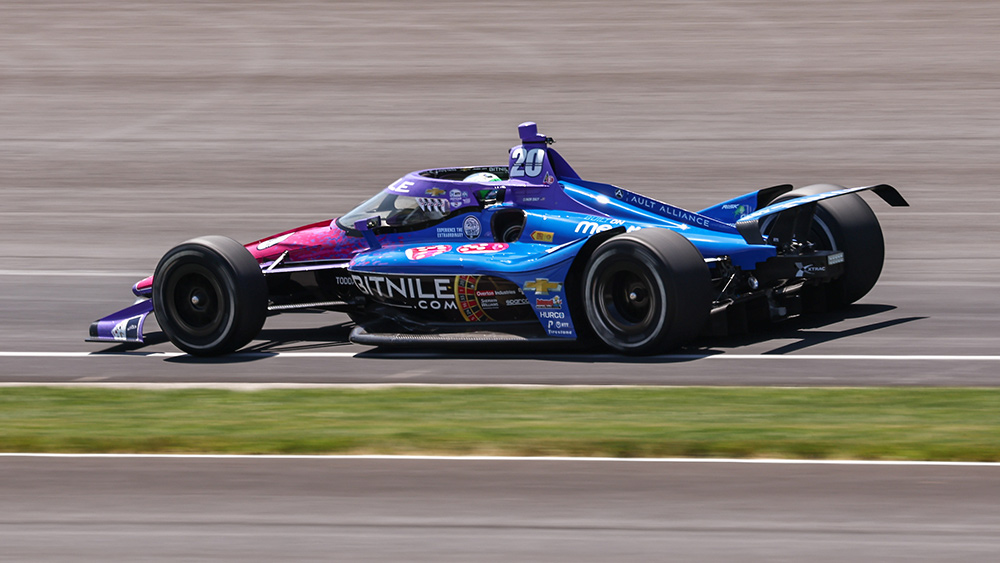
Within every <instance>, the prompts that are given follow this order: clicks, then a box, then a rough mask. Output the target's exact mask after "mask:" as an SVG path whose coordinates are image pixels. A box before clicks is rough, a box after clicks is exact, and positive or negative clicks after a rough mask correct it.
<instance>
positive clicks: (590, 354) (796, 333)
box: [358, 305, 927, 364]
mask: <svg viewBox="0 0 1000 563" xmlns="http://www.w3.org/2000/svg"><path fill="white" fill-rule="evenodd" d="M895 309H896V308H895V307H893V306H890V305H854V306H851V307H849V308H847V309H844V310H840V311H835V312H829V313H821V314H810V315H802V316H800V317H795V318H792V319H789V320H787V321H784V322H781V323H777V324H772V323H762V324H761V325H760V326H754V327H751V329H750V331H749V332H748V333H747V334H743V335H740V336H724V337H717V336H715V337H707V336H706V337H703V338H701V339H699V340H698V341H696V342H694V343H693V344H691V345H688V346H685V347H683V348H680V349H678V350H675V351H673V352H671V353H669V354H663V355H658V356H638V357H633V356H624V355H621V354H616V353H612V352H610V351H607V350H606V349H603V348H600V347H598V346H595V345H593V344H591V345H586V344H583V345H581V344H578V343H573V342H570V343H567V344H566V345H565V346H559V347H553V346H552V345H546V346H544V347H535V348H533V349H530V350H525V349H524V348H523V346H522V347H521V348H520V349H509V350H504V349H502V348H497V349H494V350H490V351H488V352H483V351H482V350H470V349H467V348H466V349H464V350H463V349H456V348H455V347H448V348H441V347H438V348H430V347H425V348H421V349H419V350H415V349H392V348H385V347H380V348H374V349H372V350H369V351H366V352H362V353H360V354H358V357H359V358H373V359H375V358H377V359H401V360H405V359H413V358H427V357H429V356H433V357H436V358H442V359H449V358H450V359H484V360H491V359H497V360H503V359H507V360H514V359H522V360H523V359H531V360H545V361H558V362H586V363H602V362H607V363H645V364H649V363H679V362H693V361H697V360H701V359H704V358H706V357H709V356H716V355H721V354H726V353H730V354H732V353H736V352H734V351H733V349H734V348H742V347H747V346H751V345H757V344H760V343H762V342H766V341H769V340H780V341H782V342H787V341H788V340H793V341H794V342H792V343H786V344H782V345H781V346H779V347H777V348H774V349H772V350H768V351H765V352H755V353H756V354H760V355H785V354H791V353H793V352H797V351H801V350H806V349H809V348H812V347H815V346H818V345H821V344H824V343H827V342H832V341H835V340H839V339H843V338H848V337H852V336H858V335H863V334H868V333H874V332H878V331H881V330H885V329H887V328H891V327H894V326H899V325H903V324H907V323H911V322H915V321H920V320H923V319H926V318H927V317H898V318H892V319H886V320H879V321H876V322H870V323H868V324H864V325H861V326H851V327H850V328H845V329H841V330H835V329H828V330H823V329H824V328H826V327H830V326H832V325H836V324H838V323H842V322H850V321H857V320H859V319H872V320H873V321H874V320H875V318H878V317H882V316H885V315H887V314H889V313H891V312H892V311H894V310H895ZM852 324H856V323H852ZM595 349H598V350H600V351H598V352H596V353H595Z"/></svg>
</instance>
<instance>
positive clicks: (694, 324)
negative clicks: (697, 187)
mask: <svg viewBox="0 0 1000 563" xmlns="http://www.w3.org/2000/svg"><path fill="white" fill-rule="evenodd" d="M518 133H519V136H520V141H521V142H520V144H518V145H517V146H515V147H513V148H512V149H511V150H510V151H509V159H508V163H507V164H506V165H502V166H472V167H460V168H434V169H429V170H420V171H417V172H411V173H409V174H407V175H405V176H403V177H402V178H400V179H398V180H396V181H395V182H393V183H392V184H389V186H388V187H386V188H385V189H383V190H382V191H381V192H379V193H378V194H377V195H375V196H374V197H372V198H371V199H369V200H368V201H365V202H364V203H362V204H361V205H359V206H357V207H356V208H354V209H353V210H352V211H350V212H349V213H347V214H346V215H344V216H342V217H340V218H337V219H335V220H333V221H322V222H319V223H314V224H311V225H306V226H303V227H299V228H297V229H292V230H290V231H286V232H283V233H279V234H276V235H274V236H270V237H267V238H264V239H261V240H259V241H256V242H252V243H250V244H247V245H243V244H240V243H238V242H236V241H234V240H232V239H230V238H226V237H220V236H206V237H199V238H195V239H192V240H189V241H187V242H185V243H183V244H181V245H179V246H176V247H174V248H173V249H171V250H170V251H169V252H167V253H166V254H165V255H164V256H163V258H162V259H161V260H160V262H159V264H158V265H157V266H156V270H155V272H154V274H153V275H152V276H150V277H148V278H146V279H144V280H141V281H139V282H138V283H136V284H135V286H134V287H133V292H134V293H135V294H136V296H138V297H139V301H137V302H136V303H135V304H133V305H132V306H130V307H128V308H125V309H123V310H121V311H118V312H116V313H113V314H111V315H108V316H106V317H104V318H102V319H100V320H98V321H95V322H94V323H93V324H92V325H91V327H90V338H89V339H88V340H91V341H99V342H117V343H122V342H134V343H141V342H142V340H143V322H144V320H145V319H146V317H147V316H148V315H149V314H150V313H155V316H156V320H157V322H158V324H159V326H160V328H161V330H162V331H163V333H165V335H166V336H167V337H168V338H169V339H170V341H171V342H173V343H174V344H175V345H176V346H177V347H178V348H180V349H181V350H184V351H185V352H188V353H190V354H194V355H202V356H210V355H219V354H226V353H229V352H233V351H235V350H237V349H239V348H241V347H243V346H245V345H246V344H248V343H249V342H250V341H251V340H253V339H254V338H255V337H256V336H257V335H258V334H259V332H260V330H261V328H262V326H263V324H264V321H265V319H266V318H267V316H268V315H273V314H278V313H282V312H288V311H294V310H302V309H311V310H315V309H320V310H329V311H341V312H344V313H347V314H348V315H349V316H350V318H351V319H352V320H353V321H354V322H355V323H356V325H357V326H356V328H355V329H354V330H353V331H352V333H351V340H352V341H354V342H357V343H362V344H369V345H376V346H383V345H425V344H426V345H434V344H455V343H458V344H461V345H469V346H474V345H477V344H482V343H514V344H518V343H524V342H537V341H541V342H567V341H577V342H585V343H590V342H596V343H603V344H604V345H606V346H608V347H610V348H611V349H613V350H616V351H618V352H622V353H626V354H653V353H661V352H667V351H670V350H671V349H674V348H677V347H678V346H681V345H683V344H685V343H688V342H690V341H691V340H693V339H695V338H696V337H698V336H699V335H701V334H705V333H709V334H726V333H730V334H731V333H739V332H741V331H745V330H746V327H747V326H748V322H750V321H753V320H755V319H764V320H765V321H766V320H780V319H783V318H787V317H790V316H794V315H798V314H800V313H802V312H809V311H815V310H829V309H831V308H834V309H835V308H840V307H845V306H847V305H849V304H851V303H853V302H855V301H857V300H858V299H860V298H861V297H863V296H864V295H865V294H866V293H868V291H869V290H870V289H871V288H872V287H873V286H874V285H875V282H876V281H877V280H878V277H879V275H880V273H881V271H882V263H883V258H884V252H885V245H884V241H883V236H882V230H881V228H880V227H879V223H878V220H877V219H876V217H875V214H874V213H873V212H872V210H871V208H869V207H868V205H867V204H866V203H865V202H864V200H862V199H861V198H860V197H859V196H858V195H857V194H858V192H863V191H871V192H874V193H875V194H876V195H878V196H879V197H881V198H882V199H883V200H885V201H886V202H887V203H888V204H889V205H892V206H905V205H907V203H906V201H905V200H904V199H903V197H902V196H901V195H900V194H899V193H898V192H897V191H896V189H895V188H893V187H892V186H889V185H886V184H879V185H875V186H864V187H857V188H843V187H841V186H835V185H830V184H817V185H812V186H806V187H802V188H798V189H793V187H792V186H791V185H781V186H774V187H769V188H765V189H761V190H758V191H754V192H750V193H747V194H744V195H741V196H739V197H735V198H733V199H730V200H728V201H724V202H722V203H718V204H715V205H712V206H711V207H707V208H705V209H702V210H701V211H697V212H694V211H687V210H684V209H681V208H679V207H675V206H673V205H669V204H667V203H664V202H661V201H658V200H655V199H653V198H649V197H646V196H643V195H640V194H637V193H634V192H631V191H629V190H627V189H624V188H620V187H617V186H614V185H611V184H602V183H597V182H591V181H587V180H583V179H581V178H580V177H579V175H578V174H577V173H576V172H575V171H574V170H573V168H571V167H570V165H569V164H568V163H567V162H566V160H564V159H563V158H562V157H561V156H560V155H559V153H557V152H556V151H555V150H554V149H553V148H552V147H551V146H550V145H551V144H552V142H553V141H552V139H551V138H548V137H546V136H544V135H540V134H538V132H537V127H536V125H535V124H534V123H531V122H528V123H523V124H521V125H520V126H519V127H518Z"/></svg>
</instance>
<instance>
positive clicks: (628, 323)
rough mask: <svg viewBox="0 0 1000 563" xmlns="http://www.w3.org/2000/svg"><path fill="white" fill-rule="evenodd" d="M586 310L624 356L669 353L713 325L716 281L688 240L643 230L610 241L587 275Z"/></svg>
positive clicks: (594, 258)
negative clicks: (713, 283) (713, 291)
mask: <svg viewBox="0 0 1000 563" xmlns="http://www.w3.org/2000/svg"><path fill="white" fill-rule="evenodd" d="M583 295H584V307H585V309H586V312H587V320H588V321H589V322H590V326H591V328H592V329H593V331H594V333H595V334H596V335H597V336H598V338H600V339H601V340H602V341H603V342H604V343H605V344H607V345H608V346H610V347H611V348H613V349H615V350H617V351H619V352H622V353H624V354H635V355H639V354H652V353H657V352H665V351H668V350H671V349H673V348H676V347H678V346H680V345H682V344H685V343H687V342H689V341H691V340H693V339H694V338H695V337H696V336H698V334H699V333H700V332H701V330H702V328H704V326H705V324H706V323H707V322H708V316H709V313H710V311H711V304H712V294H711V276H710V274H709V271H708V266H707V265H706V264H705V260H704V258H703V257H702V255H701V253H700V252H699V251H698V249H697V248H695V246H694V245H693V244H691V242H690V241H689V240H687V239H686V238H684V237H683V236H682V235H680V234H679V233H676V232H674V231H670V230H667V229H657V228H651V229H641V230H639V231H635V232H632V233H629V234H624V235H619V236H617V237H614V238H612V239H609V240H607V241H605V242H604V243H603V244H601V245H600V246H599V247H597V249H596V250H595V251H594V253H593V255H591V257H590V260H589V261H588V263H587V266H586V268H585V270H584V280H583Z"/></svg>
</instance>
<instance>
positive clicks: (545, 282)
mask: <svg viewBox="0 0 1000 563" xmlns="http://www.w3.org/2000/svg"><path fill="white" fill-rule="evenodd" d="M524 290H525V291H534V292H535V295H548V294H549V291H562V284H561V283H559V282H550V281H549V279H548V278H537V279H535V281H530V282H525V284H524Z"/></svg>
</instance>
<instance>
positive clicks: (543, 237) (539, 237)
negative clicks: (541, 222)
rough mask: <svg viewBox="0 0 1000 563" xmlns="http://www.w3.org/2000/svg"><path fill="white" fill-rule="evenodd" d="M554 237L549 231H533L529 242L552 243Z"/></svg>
mask: <svg viewBox="0 0 1000 563" xmlns="http://www.w3.org/2000/svg"><path fill="white" fill-rule="evenodd" d="M555 237H556V235H555V233H552V232H549V231H533V232H532V233H531V240H533V241H536V242H552V241H553V240H555Z"/></svg>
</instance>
